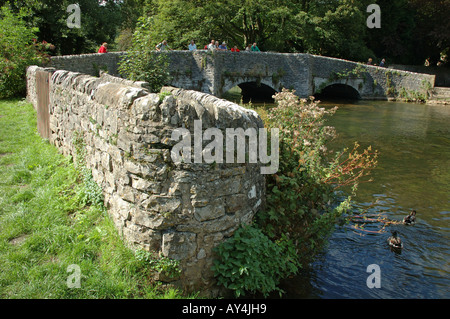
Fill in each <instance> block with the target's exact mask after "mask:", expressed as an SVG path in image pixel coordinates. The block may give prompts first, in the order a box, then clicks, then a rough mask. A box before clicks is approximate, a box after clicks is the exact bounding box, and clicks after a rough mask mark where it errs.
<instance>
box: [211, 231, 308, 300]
mask: <svg viewBox="0 0 450 319" xmlns="http://www.w3.org/2000/svg"><path fill="white" fill-rule="evenodd" d="M216 252H217V254H218V259H216V260H215V261H214V266H213V270H214V273H215V276H216V278H217V281H218V284H219V285H223V286H225V287H226V288H228V289H231V290H233V291H234V293H235V295H236V297H239V296H242V295H245V294H246V293H247V292H250V293H258V292H259V293H262V294H263V295H264V296H267V295H268V294H269V293H270V292H272V291H280V292H281V290H280V289H279V288H278V287H277V286H278V284H279V282H280V280H281V279H283V278H285V277H287V276H289V275H290V274H294V273H296V272H297V270H298V267H299V266H300V265H299V264H298V263H297V261H296V258H295V257H294V251H293V249H292V245H291V243H290V242H288V241H285V240H280V241H278V242H273V241H271V240H270V239H269V238H268V237H267V236H266V235H264V234H263V233H262V231H261V230H260V229H258V228H255V227H252V226H246V227H241V228H239V229H238V230H237V231H236V232H235V233H234V235H233V237H231V238H230V239H228V240H227V241H226V242H224V243H222V244H221V245H219V246H218V247H217V248H216Z"/></svg>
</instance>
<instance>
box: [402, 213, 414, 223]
mask: <svg viewBox="0 0 450 319" xmlns="http://www.w3.org/2000/svg"><path fill="white" fill-rule="evenodd" d="M415 223H416V211H415V210H413V211H411V213H409V215H408V216H406V217H405V218H403V224H404V225H414V224H415Z"/></svg>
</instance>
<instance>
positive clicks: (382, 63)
mask: <svg viewBox="0 0 450 319" xmlns="http://www.w3.org/2000/svg"><path fill="white" fill-rule="evenodd" d="M366 64H367V65H375V66H376V64H374V63H373V60H372V58H369V60H367V63H366ZM378 66H381V67H383V68H384V67H386V59H381V62H380V64H378Z"/></svg>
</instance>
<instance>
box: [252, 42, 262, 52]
mask: <svg viewBox="0 0 450 319" xmlns="http://www.w3.org/2000/svg"><path fill="white" fill-rule="evenodd" d="M250 50H251V51H252V52H260V51H261V50H260V49H259V48H258V47H257V46H256V42H255V43H253V45H252V47H251V49H250Z"/></svg>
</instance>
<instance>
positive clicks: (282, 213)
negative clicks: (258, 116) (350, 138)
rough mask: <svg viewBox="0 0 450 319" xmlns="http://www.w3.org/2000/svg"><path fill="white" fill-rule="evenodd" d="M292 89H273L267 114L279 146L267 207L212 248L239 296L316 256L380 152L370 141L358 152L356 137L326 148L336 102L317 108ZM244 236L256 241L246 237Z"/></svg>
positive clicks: (266, 288)
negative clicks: (350, 144)
mask: <svg viewBox="0 0 450 319" xmlns="http://www.w3.org/2000/svg"><path fill="white" fill-rule="evenodd" d="M294 93H295V91H289V90H286V89H284V90H283V91H282V92H280V93H277V94H276V95H275V96H274V98H275V102H276V104H277V106H276V107H275V108H272V109H270V110H269V111H268V113H267V116H265V117H266V118H265V123H266V126H268V128H279V145H280V154H279V159H280V160H279V170H278V172H277V173H276V174H273V175H268V176H267V177H266V187H267V189H266V205H265V209H264V210H262V211H260V212H258V213H257V214H256V216H255V221H254V223H253V225H252V226H251V227H247V228H244V230H242V231H240V232H239V233H238V236H239V238H237V239H236V238H231V239H230V240H229V241H227V242H226V243H224V244H223V245H221V246H219V247H218V249H217V252H218V260H219V261H218V262H216V264H215V267H214V270H215V273H216V276H217V277H218V280H219V283H220V284H222V285H224V286H225V287H228V288H231V289H233V290H234V291H235V292H238V293H239V295H241V294H243V293H244V292H245V291H251V292H255V291H258V292H262V293H263V294H264V295H267V294H268V293H269V292H270V291H272V290H276V289H278V288H276V286H277V285H278V283H279V282H280V280H281V279H283V278H287V277H288V276H290V275H292V274H295V273H296V271H297V270H298V269H299V268H300V267H301V265H302V264H303V263H306V262H308V261H309V259H310V258H311V257H314V256H315V255H316V254H317V252H319V250H320V249H322V247H323V244H324V243H326V239H327V237H328V235H329V234H330V232H331V231H332V230H333V228H334V225H335V224H336V222H337V221H338V220H339V218H340V217H342V216H343V215H344V214H345V213H346V212H347V211H348V210H349V209H350V208H351V201H352V196H354V195H355V192H356V190H357V187H358V185H359V183H361V182H364V181H370V178H368V176H369V175H370V172H371V170H372V169H373V168H374V167H375V166H376V165H377V161H376V159H377V156H378V153H377V151H372V149H371V147H368V148H367V149H365V150H363V151H360V149H359V148H360V146H359V145H358V144H357V143H355V145H354V146H353V147H352V148H345V149H343V150H341V151H338V152H334V151H330V150H328V149H327V146H326V145H327V143H328V142H329V141H331V140H332V139H333V138H334V137H335V136H336V131H335V129H334V128H333V127H331V126H327V125H326V120H327V118H328V117H330V116H332V115H333V114H334V113H335V112H336V110H337V108H336V107H335V108H331V109H326V108H322V107H320V106H319V102H317V101H315V100H314V98H313V97H310V98H309V99H301V98H299V97H297V96H296V95H295V94H294ZM341 190H345V192H344V191H342V192H341ZM343 193H344V194H346V195H345V196H343V195H342V194H343ZM255 228H257V229H258V232H254V231H253V230H252V229H255ZM246 234H252V235H253V239H252V240H243V239H242V238H244V237H245V236H246ZM255 234H258V236H256V237H255ZM265 252H266V253H265ZM267 253H268V254H267ZM268 255H270V256H271V257H270V258H269V257H267V256H268ZM269 259H273V260H277V262H275V263H271V262H269V261H268V260H269ZM244 260H245V263H244ZM261 265H264V268H262V267H261ZM252 273H254V275H253V276H251V275H250V274H252ZM251 277H253V278H252V279H253V281H252V282H253V284H252V285H249V282H250V281H249V280H250V278H251ZM262 277H267V278H266V279H265V280H262ZM255 278H259V279H258V281H255Z"/></svg>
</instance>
